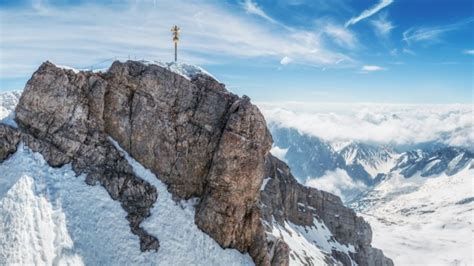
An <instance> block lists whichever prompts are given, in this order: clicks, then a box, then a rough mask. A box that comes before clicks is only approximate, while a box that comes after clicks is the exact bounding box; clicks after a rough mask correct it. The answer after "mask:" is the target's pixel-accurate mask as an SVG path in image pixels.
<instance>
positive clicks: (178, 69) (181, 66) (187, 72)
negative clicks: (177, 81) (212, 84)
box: [153, 61, 217, 80]
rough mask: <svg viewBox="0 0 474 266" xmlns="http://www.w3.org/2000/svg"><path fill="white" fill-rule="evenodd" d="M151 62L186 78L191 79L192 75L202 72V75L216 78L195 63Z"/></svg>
mask: <svg viewBox="0 0 474 266" xmlns="http://www.w3.org/2000/svg"><path fill="white" fill-rule="evenodd" d="M153 63H154V64H156V65H159V66H161V67H164V68H166V69H168V70H170V71H171V72H174V73H176V74H178V75H181V76H183V77H185V78H187V79H192V78H193V77H194V76H196V75H199V74H202V75H207V76H210V77H212V78H214V79H215V80H217V79H216V78H215V77H214V76H213V75H211V74H210V73H209V72H207V71H206V70H205V69H204V68H202V67H200V66H197V65H191V64H186V63H178V62H169V63H164V62H159V61H154V62H153Z"/></svg>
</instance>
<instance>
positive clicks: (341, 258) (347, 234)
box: [261, 154, 393, 266]
mask: <svg viewBox="0 0 474 266" xmlns="http://www.w3.org/2000/svg"><path fill="white" fill-rule="evenodd" d="M265 177H266V178H269V180H268V181H267V183H266V184H265V187H264V190H263V191H262V192H261V202H262V213H263V218H264V220H265V221H266V225H267V228H266V230H267V231H269V232H271V230H272V228H271V227H270V226H269V225H271V224H272V223H273V219H274V220H275V221H276V222H277V223H278V224H280V225H282V226H283V225H284V223H285V221H289V222H291V223H293V224H296V225H301V226H313V221H314V219H317V220H322V221H323V222H324V224H325V225H326V226H327V227H328V229H329V231H330V232H331V233H332V234H333V236H334V237H335V238H336V240H337V241H338V242H339V243H341V244H343V245H352V246H354V247H355V251H356V253H355V254H350V256H351V258H352V259H353V260H355V261H356V262H357V263H358V264H359V265H371V266H372V265H374V266H375V265H393V262H392V261H391V260H390V259H388V258H386V257H384V255H383V253H382V252H381V251H380V250H378V249H375V248H372V247H371V241H372V231H371V228H370V225H369V224H368V223H367V222H365V221H364V220H363V219H362V218H361V217H358V216H357V215H356V214H355V212H354V211H353V210H352V209H349V208H347V207H345V206H344V205H343V204H342V201H341V199H340V198H339V197H337V196H335V195H333V194H330V193H327V192H324V191H320V190H317V189H314V188H310V187H305V186H303V185H301V184H299V183H298V182H297V181H296V180H295V178H294V177H293V175H292V174H291V172H290V169H289V167H288V166H287V165H286V164H285V163H284V162H282V161H280V160H279V159H277V158H276V157H274V156H272V155H271V154H269V155H268V156H267V158H266V169H265ZM270 246H273V245H270ZM328 259H329V258H328ZM332 259H335V260H336V262H338V263H342V264H343V265H351V264H350V261H351V259H350V258H348V257H347V255H346V254H344V253H340V252H337V251H335V250H333V254H332ZM329 261H330V260H329Z"/></svg>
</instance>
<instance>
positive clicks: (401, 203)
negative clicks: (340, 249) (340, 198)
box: [353, 148, 474, 265]
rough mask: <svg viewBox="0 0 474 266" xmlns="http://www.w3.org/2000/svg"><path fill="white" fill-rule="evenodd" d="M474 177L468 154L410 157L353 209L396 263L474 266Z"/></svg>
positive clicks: (414, 154) (412, 154)
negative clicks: (370, 227) (365, 221)
mask: <svg viewBox="0 0 474 266" xmlns="http://www.w3.org/2000/svg"><path fill="white" fill-rule="evenodd" d="M446 154H449V155H450V156H446ZM443 155H444V157H443ZM436 165H438V167H436ZM440 165H441V166H448V167H445V168H444V169H442V168H440V167H439V166H440ZM433 167H435V168H433ZM433 169H438V170H440V171H436V172H433ZM453 169H455V170H453ZM407 173H410V175H407ZM473 177H474V169H473V165H472V154H470V153H469V152H466V151H462V150H459V149H455V148H451V149H450V151H447V150H446V149H444V150H441V151H438V152H435V153H433V154H428V153H423V152H421V151H418V152H410V153H405V154H403V155H402V156H401V158H400V159H399V161H398V164H397V166H396V167H395V169H394V170H393V171H391V172H390V173H389V174H388V175H387V176H386V177H385V178H384V180H383V181H382V182H381V183H380V184H379V185H377V186H376V187H375V188H373V189H372V190H370V191H369V192H367V193H366V194H365V195H364V196H363V197H361V198H359V199H358V201H356V202H355V203H354V204H353V207H355V208H356V209H357V210H358V212H360V214H362V215H363V216H364V218H365V219H366V220H367V221H369V222H370V224H371V225H372V227H373V229H374V244H375V245H376V246H379V247H381V248H382V249H383V250H384V252H385V253H387V255H388V256H389V257H391V258H392V259H393V260H394V262H395V265H397V264H398V265H473V263H474V260H473V253H474V252H473V251H474V250H473V249H474V243H473V237H474V234H473V223H474V220H473V215H474V213H473V204H474V183H473Z"/></svg>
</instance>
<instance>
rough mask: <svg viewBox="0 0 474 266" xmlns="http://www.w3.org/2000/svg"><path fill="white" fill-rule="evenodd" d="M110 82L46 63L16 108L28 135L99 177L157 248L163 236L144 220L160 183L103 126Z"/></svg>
mask: <svg viewBox="0 0 474 266" xmlns="http://www.w3.org/2000/svg"><path fill="white" fill-rule="evenodd" d="M105 84H106V82H105V81H104V80H102V79H101V78H100V77H99V76H97V75H95V74H92V73H83V72H81V73H77V74H76V73H74V72H72V71H66V70H63V69H60V68H57V67H56V66H54V65H53V64H51V63H44V64H43V65H42V66H41V67H40V68H39V69H38V71H36V72H35V73H34V74H33V77H32V78H31V79H30V80H29V81H28V83H27V85H26V88H25V91H24V93H23V94H22V96H21V98H20V102H19V104H18V105H17V108H16V121H17V123H18V125H19V127H20V128H21V129H22V130H23V132H24V134H23V135H24V137H23V139H24V141H25V144H26V145H27V146H29V147H30V148H31V149H32V150H34V151H37V152H41V153H42V154H43V156H44V157H45V159H46V160H47V161H48V163H49V164H50V165H52V166H61V165H63V164H66V163H70V162H72V166H73V169H74V171H75V172H76V173H78V174H81V173H85V174H86V175H87V177H86V182H87V183H88V184H90V185H92V184H95V183H96V182H97V181H98V182H99V183H100V184H101V185H102V186H103V187H104V188H105V189H106V190H107V191H108V193H109V194H110V196H111V197H112V198H113V199H114V200H118V201H120V203H121V205H122V207H123V208H124V209H125V211H127V213H128V215H127V219H128V221H129V222H130V227H131V231H132V232H133V233H135V234H136V235H138V236H139V238H140V248H141V249H142V250H143V251H145V250H153V249H154V250H156V249H158V247H159V242H158V240H157V239H156V238H155V237H153V236H151V235H149V234H147V233H146V231H145V230H144V229H142V228H141V227H140V223H141V222H142V221H143V220H144V219H145V218H146V217H148V216H149V214H150V208H151V207H152V205H153V203H154V202H155V201H156V197H157V193H156V189H155V188H154V187H153V186H151V185H150V184H148V183H147V182H145V181H143V180H141V179H139V178H137V177H136V176H135V175H134V174H133V171H132V169H131V167H130V165H128V163H127V161H126V160H125V159H124V158H123V155H121V154H120V153H119V152H118V151H117V150H116V149H115V147H114V146H113V145H112V144H111V143H110V142H109V141H108V140H107V135H106V134H105V133H104V131H103V116H102V113H103V112H102V110H103V106H104V101H103V95H104V93H105Z"/></svg>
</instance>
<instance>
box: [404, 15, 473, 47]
mask: <svg viewBox="0 0 474 266" xmlns="http://www.w3.org/2000/svg"><path fill="white" fill-rule="evenodd" d="M473 22H474V17H470V18H467V19H464V20H461V21H459V22H456V23H452V24H448V25H442V26H435V27H412V28H409V29H408V30H406V31H405V32H403V39H402V40H403V41H405V42H406V43H407V44H412V43H436V42H440V41H442V37H443V35H445V34H446V33H448V32H452V31H456V30H460V29H463V28H464V27H466V26H467V25H469V24H471V23H473Z"/></svg>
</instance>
